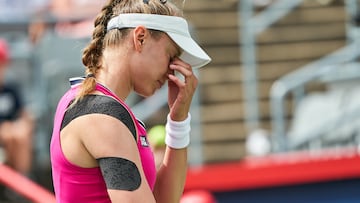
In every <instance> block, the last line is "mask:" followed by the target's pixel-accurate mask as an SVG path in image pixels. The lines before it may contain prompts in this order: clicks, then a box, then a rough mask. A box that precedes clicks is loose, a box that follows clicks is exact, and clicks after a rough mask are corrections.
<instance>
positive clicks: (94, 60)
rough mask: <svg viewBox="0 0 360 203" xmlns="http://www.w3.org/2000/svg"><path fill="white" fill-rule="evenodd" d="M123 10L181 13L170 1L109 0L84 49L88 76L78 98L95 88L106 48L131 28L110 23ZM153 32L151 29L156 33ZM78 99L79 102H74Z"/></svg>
mask: <svg viewBox="0 0 360 203" xmlns="http://www.w3.org/2000/svg"><path fill="white" fill-rule="evenodd" d="M121 13H148V14H158V15H170V16H182V13H181V11H180V10H179V9H178V8H177V7H176V6H175V5H174V4H172V3H171V2H168V1H164V0H162V1H160V0H147V1H145V0H109V1H108V3H107V4H106V5H104V7H103V8H102V9H101V12H100V13H99V14H98V15H97V17H96V19H95V21H94V31H93V34H92V40H91V41H90V43H89V44H88V45H87V47H85V49H84V50H83V55H82V63H83V64H84V66H85V75H91V77H86V78H85V80H84V81H83V83H82V87H81V89H80V92H79V93H78V95H77V98H76V101H78V100H80V99H82V98H83V97H84V96H85V95H87V94H89V93H91V92H93V91H94V89H95V86H96V78H95V77H94V76H95V75H96V72H97V70H98V69H100V68H101V66H102V64H101V60H102V54H103V50H104V49H105V48H106V47H108V46H117V45H118V44H119V43H121V42H122V41H123V39H124V38H125V37H126V36H127V35H128V33H129V31H130V29H112V30H109V31H107V24H108V22H109V20H110V19H111V18H113V17H116V16H118V15H119V14H121ZM153 33H154V32H151V34H153ZM74 103H76V102H74Z"/></svg>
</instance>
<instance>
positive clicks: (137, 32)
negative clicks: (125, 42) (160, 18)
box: [133, 26, 148, 52]
mask: <svg viewBox="0 0 360 203" xmlns="http://www.w3.org/2000/svg"><path fill="white" fill-rule="evenodd" d="M147 35H148V32H147V29H146V28H145V27H144V26H137V27H136V28H135V29H134V38H133V39H134V46H135V50H137V51H139V52H141V51H142V48H143V47H142V46H143V44H144V42H145V39H146V38H147Z"/></svg>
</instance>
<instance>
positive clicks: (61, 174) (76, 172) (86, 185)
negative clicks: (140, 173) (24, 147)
mask: <svg viewBox="0 0 360 203" xmlns="http://www.w3.org/2000/svg"><path fill="white" fill-rule="evenodd" d="M78 86H79V84H73V85H72V87H71V89H70V90H69V91H67V92H66V93H65V94H64V96H63V97H62V98H61V99H60V101H59V104H58V106H57V109H56V113H55V117H54V128H53V134H52V138H51V143H50V157H51V167H52V177H53V185H54V190H55V196H56V199H57V202H59V203H74V202H86V203H110V202H111V201H110V198H109V196H108V193H107V188H106V184H105V181H104V179H103V177H102V174H101V170H100V168H99V167H94V168H83V167H79V166H76V165H74V164H72V163H71V162H70V161H68V160H67V159H66V157H65V155H64V154H63V151H62V149H61V143H60V131H61V129H62V127H64V126H65V125H66V124H67V123H69V122H71V119H68V120H67V119H64V115H65V113H66V111H67V108H68V106H69V104H70V103H71V102H72V101H73V100H74V98H75V96H76V92H77V89H78ZM96 90H97V91H100V92H102V93H103V94H104V95H106V96H104V95H97V96H95V95H93V96H91V97H92V98H91V99H92V101H95V102H96V101H108V102H106V105H109V104H111V105H112V108H113V107H114V106H116V105H114V101H115V102H116V103H118V104H120V106H117V108H122V109H120V110H119V109H117V110H118V111H119V112H122V114H126V113H128V115H130V118H131V120H132V122H128V121H122V122H124V124H125V125H126V126H127V127H128V128H129V130H130V131H131V132H132V133H133V134H134V135H135V136H136V140H137V147H138V150H139V153H140V158H141V163H142V167H143V170H144V173H145V176H146V179H147V182H148V184H149V186H150V188H151V189H153V188H154V184H155V178H156V169H155V162H154V157H153V154H152V152H151V149H150V147H149V145H148V142H147V138H146V130H145V128H144V126H143V125H142V124H141V123H140V122H139V121H138V120H137V119H136V118H135V116H134V115H133V113H132V112H131V110H130V109H129V107H128V106H127V105H126V104H125V103H124V102H123V101H121V100H120V99H119V98H118V97H117V96H116V95H115V94H113V93H112V92H111V91H110V90H108V89H107V88H105V87H104V86H102V85H100V84H97V85H96ZM104 97H107V99H105V100H104V99H103V98H104ZM89 98H90V97H89ZM109 99H110V100H112V101H110V102H109ZM74 107H75V108H76V105H75V106H74ZM71 109H73V108H71ZM79 111H83V112H82V113H80V114H81V115H84V114H87V113H103V114H107V115H110V116H113V117H115V118H117V119H120V120H121V119H122V118H120V117H122V116H116V115H113V113H111V112H114V111H109V108H97V110H91V109H88V110H85V111H88V112H84V110H83V109H79ZM125 118H126V117H125ZM128 118H129V117H128Z"/></svg>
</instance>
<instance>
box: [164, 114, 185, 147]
mask: <svg viewBox="0 0 360 203" xmlns="http://www.w3.org/2000/svg"><path fill="white" fill-rule="evenodd" d="M190 121H191V115H190V113H188V117H187V118H186V119H185V120H183V121H173V120H172V119H171V117H170V114H169V115H168V116H167V122H166V126H165V127H166V137H165V143H166V145H167V146H169V147H171V148H174V149H183V148H186V147H188V146H189V144H190V130H191V127H190Z"/></svg>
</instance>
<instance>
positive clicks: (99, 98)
mask: <svg viewBox="0 0 360 203" xmlns="http://www.w3.org/2000/svg"><path fill="white" fill-rule="evenodd" d="M93 113H99V114H105V115H109V116H112V117H114V118H116V119H118V120H120V121H121V122H123V123H124V124H125V125H126V127H127V128H128V129H129V130H130V132H131V133H132V135H133V136H134V138H135V140H137V136H136V127H135V124H134V122H133V119H132V118H131V115H130V113H129V112H128V111H127V109H126V108H125V107H124V106H123V105H122V104H120V103H119V102H118V101H116V100H114V99H113V98H111V97H108V96H103V95H87V96H85V97H84V98H83V99H82V100H80V101H79V102H78V103H76V104H75V106H73V107H71V108H70V109H68V110H67V111H66V113H65V115H64V119H63V122H62V124H61V130H62V129H63V128H64V127H65V126H66V125H68V124H69V123H70V122H71V121H72V120H74V119H75V118H77V117H79V116H83V115H86V114H93ZM96 122H102V121H101V120H98V121H96Z"/></svg>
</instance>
